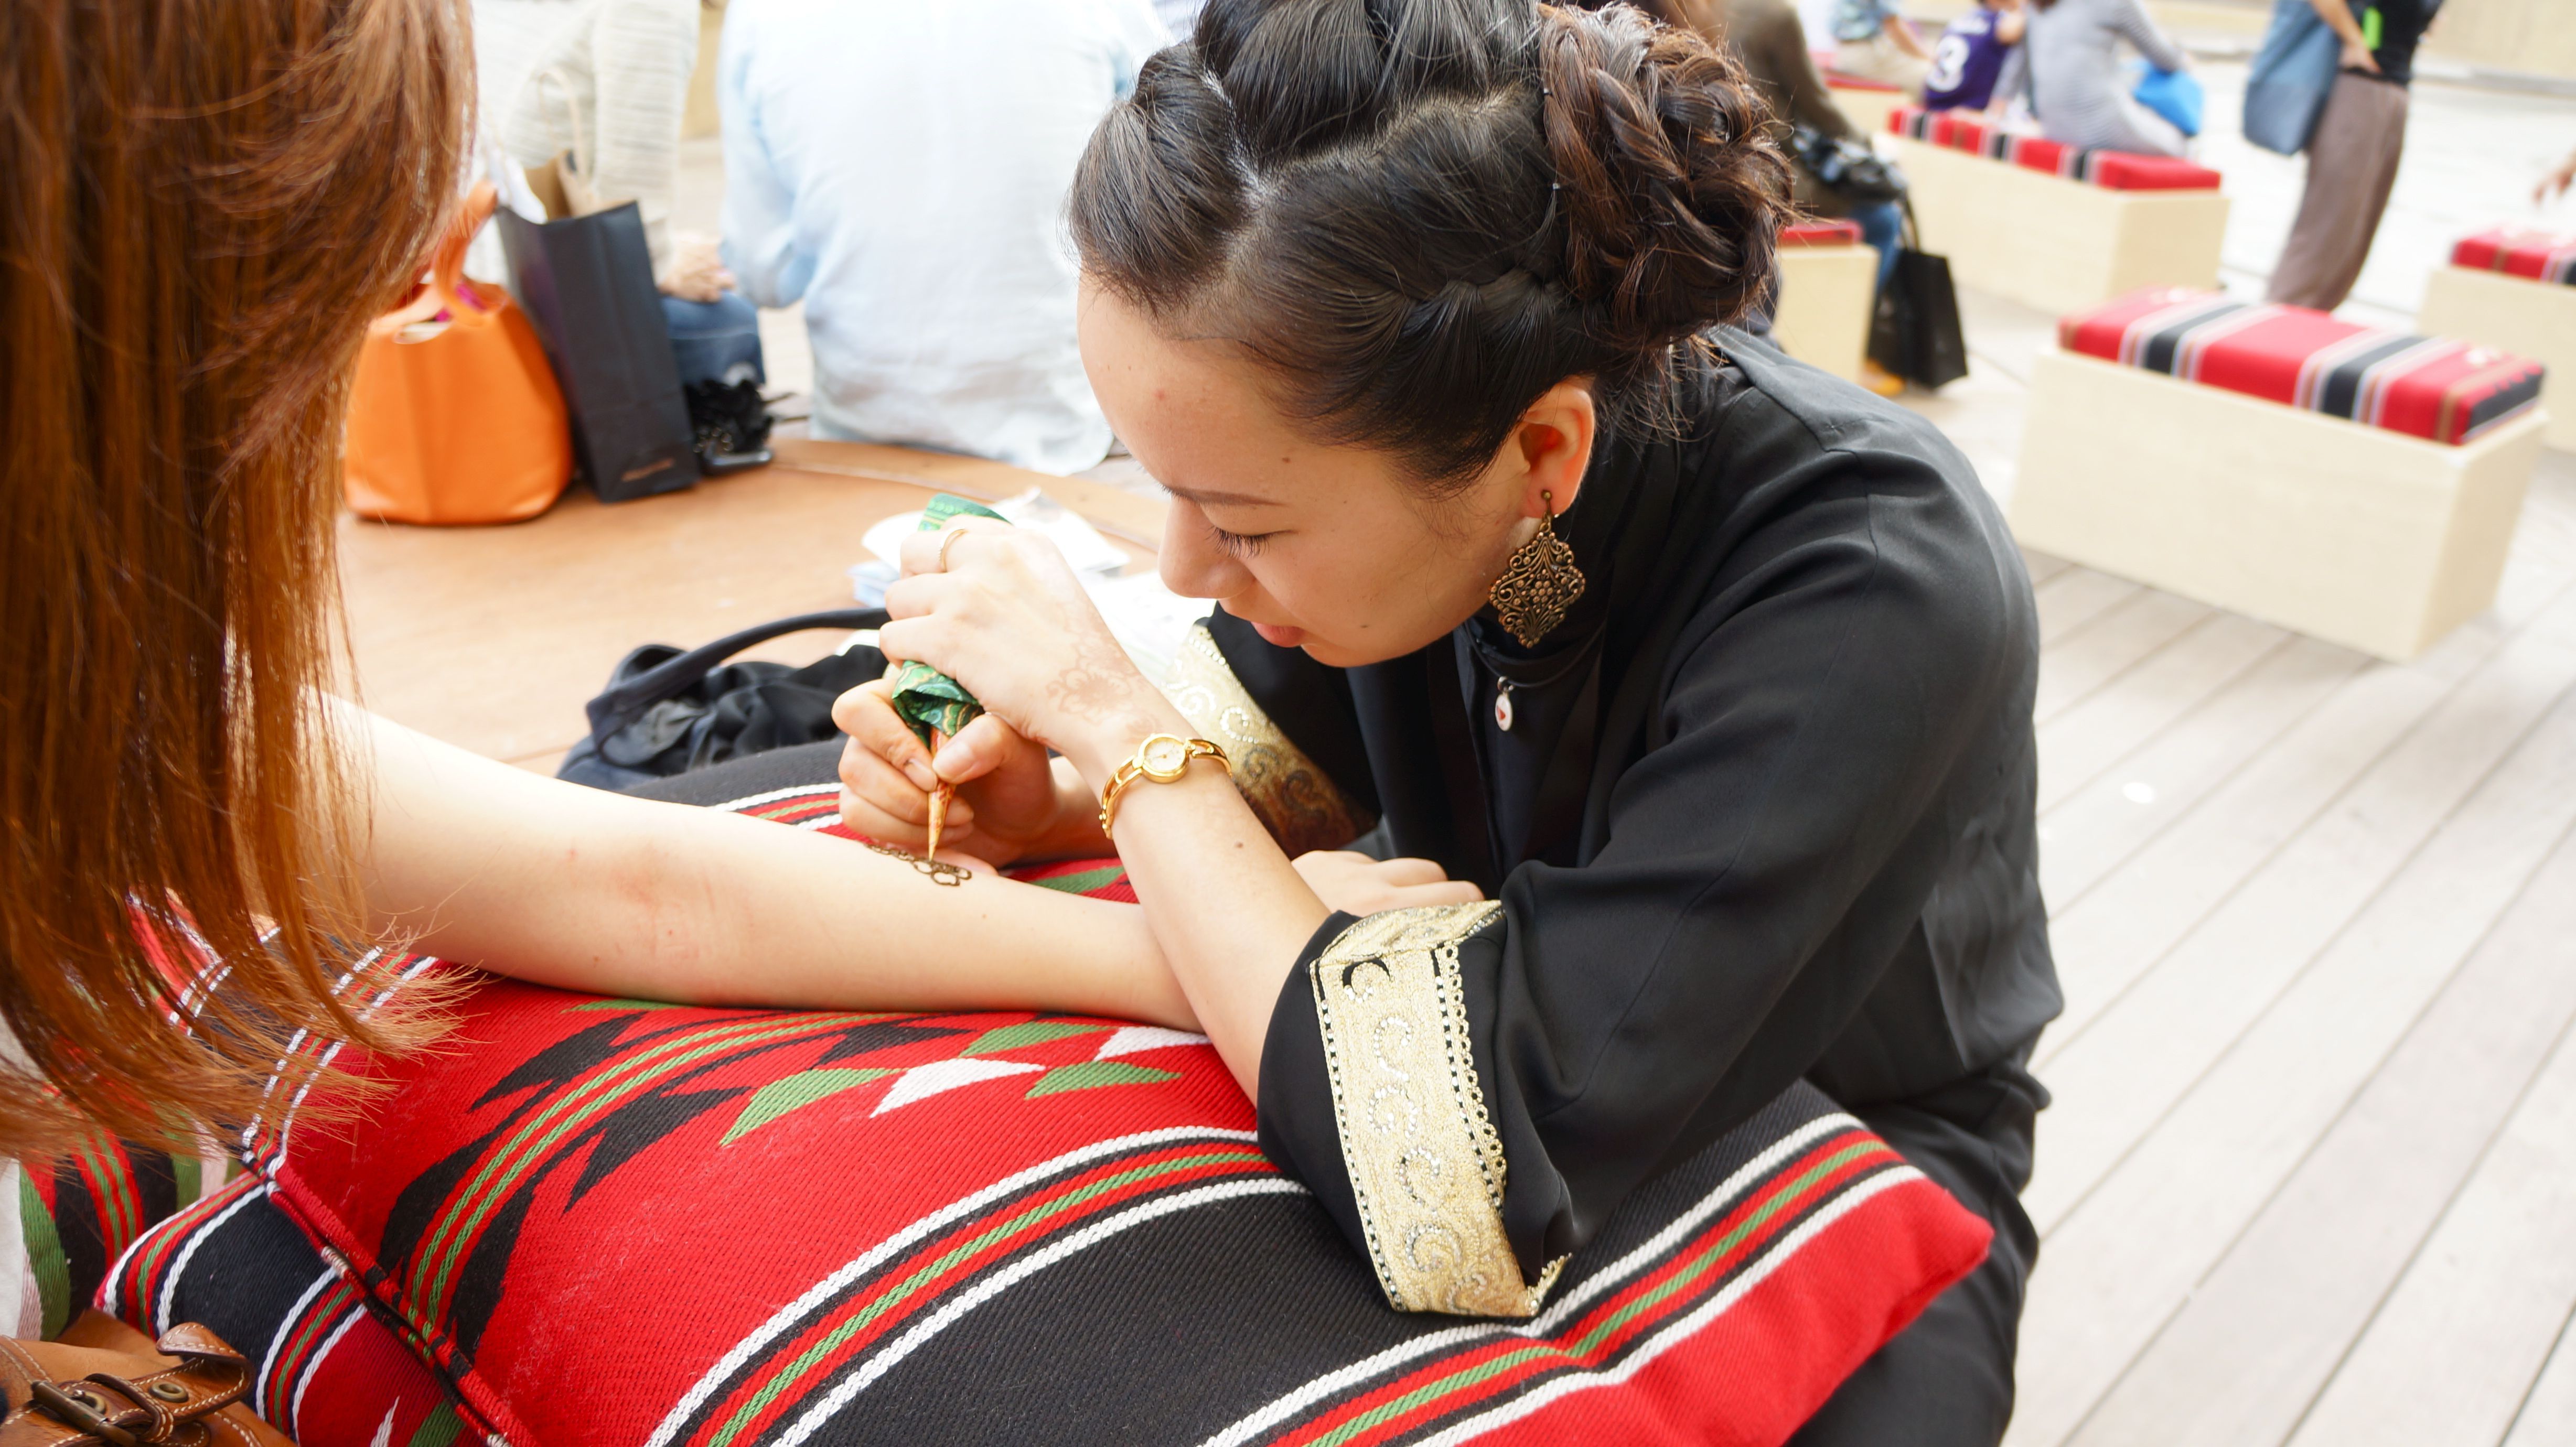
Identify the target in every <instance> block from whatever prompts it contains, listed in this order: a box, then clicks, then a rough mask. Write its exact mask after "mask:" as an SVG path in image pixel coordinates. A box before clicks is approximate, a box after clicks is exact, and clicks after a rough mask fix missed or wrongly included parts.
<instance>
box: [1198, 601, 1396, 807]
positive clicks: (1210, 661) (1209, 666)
mask: <svg viewBox="0 0 2576 1447" xmlns="http://www.w3.org/2000/svg"><path fill="white" fill-rule="evenodd" d="M1164 691H1165V692H1167V693H1169V694H1170V695H1171V698H1172V703H1173V704H1174V705H1175V706H1176V707H1178V708H1179V709H1180V711H1181V713H1182V714H1183V715H1184V716H1185V717H1187V718H1188V719H1189V721H1190V727H1191V729H1192V730H1193V731H1195V732H1196V733H1197V734H1198V735H1199V736H1200V737H1201V738H1208V739H1214V740H1215V741H1216V742H1218V743H1220V744H1223V745H1224V746H1225V751H1226V754H1227V756H1228V757H1229V758H1231V759H1232V760H1233V761H1234V787H1235V788H1236V789H1237V790H1238V791H1239V792H1241V793H1242V795H1243V799H1244V802H1245V803H1247V804H1250V805H1251V806H1252V812H1253V813H1254V814H1256V815H1258V816H1260V819H1261V823H1262V827H1264V828H1266V829H1268V830H1269V831H1270V837H1271V838H1273V839H1276V840H1278V841H1279V847H1280V848H1281V849H1283V850H1285V851H1286V852H1287V853H1288V855H1289V856H1290V857H1291V858H1294V857H1295V856H1297V855H1300V854H1303V853H1305V852H1307V851H1308V850H1310V849H1339V848H1341V847H1342V846H1343V845H1345V844H1348V843H1350V842H1351V841H1352V840H1354V839H1357V838H1358V837H1360V836H1361V835H1362V834H1365V833H1367V832H1368V829H1369V826H1370V825H1372V824H1375V823H1376V822H1377V821H1376V820H1375V819H1373V818H1371V817H1369V815H1368V813H1367V811H1366V810H1364V809H1362V808H1361V807H1360V806H1359V803H1358V801H1356V800H1354V799H1352V798H1351V797H1350V796H1349V795H1348V794H1345V793H1343V792H1342V791H1341V789H1340V788H1339V787H1337V786H1336V785H1335V784H1334V783H1333V781H1332V779H1331V778H1330V777H1329V776H1327V775H1326V774H1325V773H1324V771H1323V770H1322V769H1319V768H1317V767H1315V761H1314V760H1312V759H1309V758H1307V757H1306V755H1305V752H1304V751H1303V750H1301V749H1299V748H1298V747H1297V746H1296V745H1295V744H1294V743H1291V742H1290V741H1289V739H1288V736H1287V735H1286V734H1284V733H1281V732H1280V731H1279V726H1278V725H1277V724H1275V723H1272V722H1271V721H1270V715H1268V714H1266V713H1263V712H1262V711H1261V705H1259V704H1257V703H1254V702H1253V701H1252V695H1251V694H1250V693H1247V692H1245V691H1244V687H1243V684H1242V682H1241V681H1240V680H1238V679H1237V678H1236V677H1235V676H1234V670H1233V669H1232V668H1230V667H1228V666H1226V661H1225V652H1224V650H1222V649H1220V648H1218V647H1217V646H1216V639H1215V638H1213V637H1211V636H1209V634H1208V631H1207V625H1205V624H1199V625H1196V626H1194V627H1192V628H1191V629H1190V633H1189V638H1188V639H1187V641H1185V642H1183V643H1182V645H1181V647H1180V651H1179V652H1178V653H1177V654H1176V655H1175V656H1174V657H1173V660H1172V677H1171V680H1170V684H1169V686H1168V687H1167V688H1166V689H1165V690H1164Z"/></svg>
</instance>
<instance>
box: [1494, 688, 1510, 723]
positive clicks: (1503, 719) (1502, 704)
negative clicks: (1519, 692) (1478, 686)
mask: <svg viewBox="0 0 2576 1447" xmlns="http://www.w3.org/2000/svg"><path fill="white" fill-rule="evenodd" d="M1494 727H1496V728H1498V729H1501V730H1502V731H1503V732H1505V733H1510V732H1511V731H1512V685H1511V682H1510V681H1509V680H1508V679H1507V680H1505V681H1504V682H1502V683H1501V684H1498V685H1496V686H1495V689H1494Z"/></svg>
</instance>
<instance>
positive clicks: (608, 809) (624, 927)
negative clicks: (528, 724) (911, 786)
mask: <svg viewBox="0 0 2576 1447" xmlns="http://www.w3.org/2000/svg"><path fill="white" fill-rule="evenodd" d="M372 742H373V749H372V752H373V754H374V758H373V759H372V761H371V762H372V770H371V773H372V777H373V778H374V780H375V787H374V806H373V809H372V826H373V827H372V831H371V838H370V841H369V851H368V853H369V857H368V871H367V877H368V885H369V901H370V904H371V905H372V906H373V907H374V909H375V911H376V917H377V923H378V924H379V925H381V926H383V927H386V928H388V929H390V930H394V931H399V932H401V933H404V934H407V935H410V936H411V937H413V938H414V939H415V940H416V941H417V944H418V947H419V948H422V949H424V950H427V951H430V952H433V953H436V954H440V955H443V956H446V957H449V958H453V959H457V960H460V961H464V962H467V963H473V964H479V965H484V966H486V967H488V968H492V969H495V970H498V971H501V972H503V973H506V974H510V975H514V976H517V977H519V978H523V979H528V980H533V981H536V982H538V983H541V984H549V985H557V986H561V987H564V988H567V989H579V990H589V991H597V992H600V993H606V994H618V995H628V996H635V997H639V998H650V999H664V1000H673V1001H679V1002H685V1003H721V1004H737V1005H785V1006H812V1007H841V1008H867V1009H904V1010H942V1009H979V1008H980V1009H992V1008H1023V1009H1026V1008H1038V1009H1052V1010H1065V1011H1073V1012H1079V1013H1085V1014H1104V1015H1113V1016H1118V1017H1121V1018H1128V1019H1145V1020H1153V1021H1156V1022H1159V1023H1164V1024H1173V1025H1182V1026H1187V1025H1189V1024H1190V1023H1192V1022H1191V1017H1190V1014H1189V1010H1188V1006H1187V1004H1186V1002H1185V1000H1184V999H1183V997H1182V996H1181V994H1180V992H1179V991H1178V989H1177V988H1176V987H1175V986H1174V985H1173V984H1172V983H1171V980H1170V975H1169V972H1168V971H1167V970H1166V969H1165V968H1164V967H1163V965H1162V963H1161V959H1160V957H1159V954H1158V952H1157V951H1156V949H1155V946H1154V940H1153V936H1152V934H1151V932H1150V931H1149V930H1148V928H1147V927H1146V924H1145V920H1144V918H1143V914H1142V912H1141V911H1139V910H1136V909H1133V908H1130V907H1127V906H1123V905H1114V904H1108V903H1104V902H1101V901H1097V900H1085V899H1079V898H1075V897H1072V896H1068V895H1064V894H1059V893H1056V892H1054V891H1051V890H1044V889H1037V888H1033V887H1030V886H1027V885H1021V884H1016V883H1013V882H1011V881H1009V880H1005V879H1001V878H998V877H995V876H991V875H979V876H976V877H974V878H971V879H967V880H965V881H964V882H962V883H957V884H946V885H943V884H940V883H937V882H935V881H934V880H933V879H931V878H929V877H927V876H926V875H924V874H923V873H921V872H920V871H919V870H918V869H917V868H916V866H914V865H913V864H912V863H910V862H908V861H907V860H905V859H901V858H894V857H888V856H886V855H882V854H878V853H874V852H871V851H869V850H867V849H864V848H862V847H860V846H858V845H855V844H852V843H850V842H848V841H846V840H839V839H831V838H827V837H824V836H820V835H815V834H810V833H807V832H805V831H802V830H796V829H788V828H785V827H782V826H780V825H776V824H771V823H768V822H766V821H763V820H757V819H750V818H746V817H742V816H739V815H731V814H723V813H717V812H713V811H709V810H702V809H690V808H686V807H684V806H680V805H671V804H656V803H650V802H646V801H643V800H638V799H630V798H626V797H624V796H621V795H615V794H608V793H603V792H600V791H597V790H588V789H582V788H579V787H577V786H573V785H566V784H560V783H556V782H554V781H552V780H547V779H541V778H537V777H534V776H532V775H528V774H524V773H521V772H519V771H517V770H514V769H510V768H508V767H507V766H504V765H499V764H493V763H491V762H490V761H488V760H483V759H477V758H474V757H473V756H471V755H465V754H462V753H461V752H460V751H457V750H453V749H449V748H447V747H446V746H444V745H438V744H435V743H433V742H431V741H429V740H425V739H421V738H420V737H419V736H418V735H413V734H408V733H407V732H405V731H402V730H398V729H394V728H392V726H390V725H380V726H378V727H377V728H376V729H375V730H374V733H373V739H372Z"/></svg>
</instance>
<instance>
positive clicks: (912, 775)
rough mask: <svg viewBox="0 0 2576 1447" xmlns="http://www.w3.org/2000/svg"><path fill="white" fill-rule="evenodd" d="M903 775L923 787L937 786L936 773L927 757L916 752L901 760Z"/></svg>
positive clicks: (933, 787) (931, 787) (934, 787)
mask: <svg viewBox="0 0 2576 1447" xmlns="http://www.w3.org/2000/svg"><path fill="white" fill-rule="evenodd" d="M903 776H904V777H905V778H907V779H910V780H912V781H913V782H914V783H916V784H918V785H920V786H921V787H922V788H925V789H936V788H938V787H939V775H938V773H937V772H936V771H935V770H933V769H932V768H931V767H930V761H929V760H928V759H924V758H922V757H921V756H919V755H917V754H916V755H914V756H913V757H911V758H909V759H906V760H904V761H903Z"/></svg>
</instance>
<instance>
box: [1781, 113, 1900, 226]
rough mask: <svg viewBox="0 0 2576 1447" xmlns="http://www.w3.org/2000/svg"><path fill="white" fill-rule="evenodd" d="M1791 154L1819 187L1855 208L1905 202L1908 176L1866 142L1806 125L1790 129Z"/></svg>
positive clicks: (1802, 124)
mask: <svg viewBox="0 0 2576 1447" xmlns="http://www.w3.org/2000/svg"><path fill="white" fill-rule="evenodd" d="M1789 150H1790V152H1791V153H1792V154H1793V155H1795V156H1796V157H1797V158H1798V164H1799V165H1800V166H1803V167H1805V168H1806V171H1807V174H1808V175H1810V176H1813V177H1815V178H1816V184H1818V185H1820V186H1822V187H1824V188H1825V189H1826V190H1828V191H1831V192H1833V193H1834V195H1835V196H1837V197H1839V198H1841V199H1842V200H1843V201H1845V202H1847V203H1849V204H1851V205H1854V206H1877V205H1880V204H1883V203H1885V202H1889V201H1902V200H1904V199H1905V188H1906V181H1905V173H1904V172H1903V171H1901V170H1898V169H1897V167H1896V165H1895V163H1894V162H1892V161H1890V160H1888V159H1887V158H1886V157H1885V156H1882V155H1880V154H1879V153H1878V152H1876V151H1873V150H1871V149H1870V148H1869V147H1868V146H1867V145H1865V144H1863V143H1862V142H1859V141H1855V140H1851V139H1848V138H1846V137H1843V136H1829V135H1827V134H1825V133H1824V132H1823V131H1820V130H1817V129H1816V128H1815V127H1814V126H1811V125H1806V124H1804V123H1801V124H1797V125H1793V126H1791V127H1790V128H1789Z"/></svg>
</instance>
